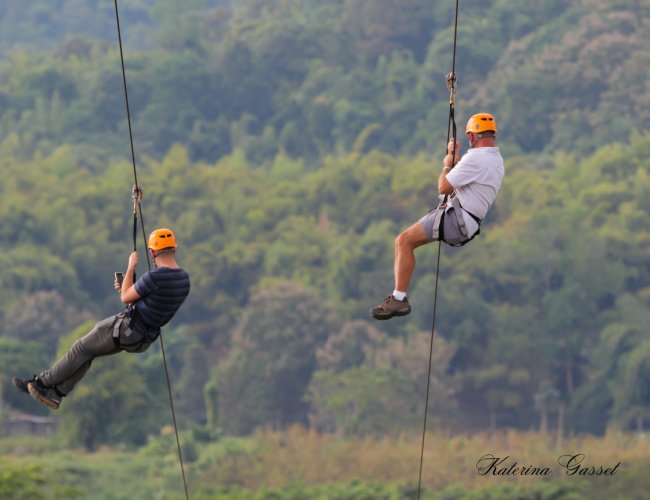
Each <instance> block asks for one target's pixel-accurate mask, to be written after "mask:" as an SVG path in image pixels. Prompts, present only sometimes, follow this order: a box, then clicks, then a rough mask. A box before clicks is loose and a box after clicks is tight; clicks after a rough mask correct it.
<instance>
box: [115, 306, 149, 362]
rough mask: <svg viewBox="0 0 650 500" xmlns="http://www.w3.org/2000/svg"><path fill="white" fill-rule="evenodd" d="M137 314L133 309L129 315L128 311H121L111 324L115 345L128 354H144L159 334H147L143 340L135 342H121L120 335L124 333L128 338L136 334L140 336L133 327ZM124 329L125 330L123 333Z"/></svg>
mask: <svg viewBox="0 0 650 500" xmlns="http://www.w3.org/2000/svg"><path fill="white" fill-rule="evenodd" d="M135 314H136V310H135V308H133V309H131V314H129V313H128V312H127V311H121V312H119V313H117V314H116V315H115V319H114V320H113V323H112V324H111V328H112V330H113V334H112V337H113V343H114V344H115V347H117V348H118V349H122V350H124V351H127V352H142V351H144V350H146V349H147V347H149V345H150V344H151V343H152V342H154V341H155V340H156V338H157V337H158V334H157V333H156V334H152V333H149V332H147V334H145V335H142V337H141V338H139V339H138V340H136V341H134V342H129V343H126V342H122V341H120V333H124V336H125V337H127V338H129V337H131V335H133V334H134V333H137V334H139V335H140V332H137V331H136V329H135V327H134V326H133V323H134V319H135ZM122 329H124V330H123V331H122Z"/></svg>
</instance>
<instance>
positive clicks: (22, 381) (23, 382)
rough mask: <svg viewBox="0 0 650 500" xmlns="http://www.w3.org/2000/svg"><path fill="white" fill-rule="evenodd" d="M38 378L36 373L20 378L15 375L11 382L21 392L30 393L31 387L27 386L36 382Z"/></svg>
mask: <svg viewBox="0 0 650 500" xmlns="http://www.w3.org/2000/svg"><path fill="white" fill-rule="evenodd" d="M35 380H36V375H34V376H33V377H32V378H18V377H13V378H12V379H11V383H12V384H13V386H14V387H15V388H16V389H18V390H19V391H20V392H24V393H25V394H29V389H28V388H27V386H28V385H29V384H31V383H32V382H34V381H35Z"/></svg>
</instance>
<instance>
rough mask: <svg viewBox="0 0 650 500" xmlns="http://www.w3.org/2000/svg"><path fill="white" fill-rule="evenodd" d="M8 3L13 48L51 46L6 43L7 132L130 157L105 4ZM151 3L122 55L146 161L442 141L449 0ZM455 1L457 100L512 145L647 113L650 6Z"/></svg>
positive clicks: (2, 73) (137, 9) (40, 144)
mask: <svg viewBox="0 0 650 500" xmlns="http://www.w3.org/2000/svg"><path fill="white" fill-rule="evenodd" d="M8 3H9V4H10V5H11V8H8V9H4V10H2V14H0V16H3V17H2V20H3V25H6V26H8V29H7V30H6V31H4V30H3V38H6V39H7V41H6V42H4V43H5V45H7V46H8V47H13V46H16V47H27V48H29V47H31V45H30V44H26V43H24V42H23V41H22V39H23V38H24V37H27V38H29V40H33V41H34V44H35V45H36V46H37V47H42V46H45V47H47V48H48V50H47V51H45V52H43V51H30V52H27V53H26V52H24V51H23V50H19V49H18V48H17V49H15V50H5V56H4V60H3V61H2V62H1V63H0V136H3V137H5V136H7V135H8V134H10V133H11V132H15V133H18V134H19V136H20V148H19V152H20V154H21V156H22V157H24V158H30V157H31V156H32V154H33V152H34V151H35V150H45V151H48V152H49V151H52V150H53V148H55V147H56V146H57V145H60V144H61V143H69V144H72V145H74V147H75V150H78V154H79V155H81V156H82V157H87V156H88V155H89V154H92V155H97V154H98V155H101V156H102V157H105V156H111V155H117V156H119V157H123V156H125V155H126V154H127V152H126V150H125V148H124V136H125V133H126V130H125V126H126V125H125V120H124V110H123V106H122V105H121V103H122V89H121V84H120V74H119V62H118V59H117V57H118V56H117V51H116V45H117V40H116V36H115V31H114V30H115V27H114V18H113V17H114V13H113V12H112V10H111V2H105V3H101V2H97V1H96V0H95V1H92V2H90V1H86V2H71V1H69V2H63V1H61V2H55V3H60V4H62V5H61V6H60V7H61V8H62V9H64V10H63V11H60V10H56V8H55V7H53V4H52V3H51V2H47V3H46V2H36V3H34V4H33V5H32V6H31V7H27V6H21V7H20V10H19V7H18V6H17V4H15V3H13V2H8ZM149 3H150V2H142V1H139V2H133V3H131V2H125V5H124V7H123V10H124V11H125V20H124V22H123V24H124V31H125V36H124V39H125V43H126V44H127V47H128V44H129V43H130V40H134V39H135V42H134V43H135V47H138V46H139V42H138V40H140V39H141V38H143V37H144V38H146V44H145V45H146V46H149V47H151V49H150V50H148V51H145V52H142V51H137V50H135V49H134V50H133V51H131V52H129V54H127V69H128V77H129V82H130V90H131V101H132V111H133V115H134V121H135V138H136V141H137V144H138V152H139V153H140V154H142V155H144V154H146V155H150V156H153V157H156V158H158V159H160V158H161V157H162V156H163V155H164V154H165V152H166V151H167V150H168V149H169V148H170V147H171V145H172V144H174V143H175V142H180V143H183V144H186V145H187V146H188V147H189V151H190V156H191V158H192V159H193V160H208V161H214V160H216V159H217V158H220V157H221V156H223V155H224V154H228V153H230V152H232V151H233V150H242V151H244V152H245V153H246V155H247V157H248V158H249V159H250V160H251V161H253V162H254V163H259V162H264V161H268V160H271V159H272V158H273V157H274V156H275V155H276V154H277V153H278V152H280V151H282V152H285V153H286V154H288V155H290V156H292V157H306V158H310V159H316V158H319V157H322V156H324V155H327V154H329V153H331V152H333V151H347V150H350V149H352V148H354V147H355V145H356V146H357V147H360V148H362V149H363V150H365V151H367V150H370V149H374V148H376V149H379V150H382V151H385V152H389V153H392V154H395V153H406V154H409V155H413V154H417V153H418V152H421V151H429V152H430V151H433V150H435V149H437V148H439V147H440V144H441V141H443V139H444V135H445V124H446V120H445V118H446V111H447V104H446V101H447V96H446V88H445V82H444V75H445V74H446V73H447V72H448V71H449V70H450V69H451V43H452V24H453V9H454V5H453V2H442V1H439V0H423V1H421V2H405V3H397V2H393V1H392V0H364V1H349V2H346V1H341V0H339V1H331V2H317V1H310V0H294V1H268V0H248V1H239V2H233V3H232V4H231V5H230V6H228V5H218V3H216V2H212V3H208V2H201V1H194V2H189V3H185V4H184V5H183V6H182V8H181V7H180V6H179V5H178V4H177V3H176V2H173V1H165V2H156V4H155V5H154V6H153V7H151V8H150V9H148V8H147V5H148V4H149ZM215 3H216V5H215ZM77 4H81V5H77ZM30 5H31V4H30ZM73 5H74V7H73ZM461 6H462V8H461V12H460V25H459V39H458V43H459V47H458V64H457V73H458V76H459V80H460V82H461V87H460V89H459V100H458V112H459V115H460V116H463V117H464V116H466V115H468V114H470V112H471V111H472V110H476V109H490V110H497V111H498V117H499V123H500V125H501V130H502V133H503V137H504V139H505V138H507V141H505V140H504V144H503V146H504V147H506V150H508V151H513V152H514V151H518V152H524V153H525V152H538V151H555V150H557V149H558V148H560V149H568V150H571V151H577V152H579V153H584V152H591V151H593V150H594V149H595V148H597V147H598V146H600V145H601V144H603V143H608V142H611V141H612V140H618V141H621V140H623V141H624V140H627V138H628V136H629V134H630V132H631V131H632V130H634V128H635V126H636V125H637V124H640V123H645V122H647V120H648V119H649V118H650V90H649V89H648V83H647V78H645V76H644V75H645V68H647V67H648V63H649V62H650V61H649V60H648V57H649V56H648V54H647V50H645V48H646V47H645V46H646V44H645V43H644V40H647V38H648V21H647V19H648V18H649V17H650V12H649V11H650V6H649V4H648V2H647V1H636V2H635V1H629V2H614V3H612V2H606V1H603V0H590V1H577V0H573V1H572V0H552V1H550V2H544V3H543V4H539V5H538V4H533V5H530V4H529V3H514V4H513V3H512V2H508V1H501V0H494V1H492V2H481V3H478V2H461ZM82 7H83V8H82ZM66 8H69V9H73V8H74V10H75V13H74V16H68V15H65V14H61V12H65V9H66ZM39 19H40V20H41V21H40V22H36V20H39ZM57 20H60V22H59V21H57ZM75 20H76V21H75ZM75 22H76V24H74V23H75ZM25 23H28V24H27V28H24V29H22V26H23V25H24V24H25ZM71 23H72V24H71ZM78 24H83V25H84V27H85V29H84V30H79V29H75V26H77V25H78ZM95 25H97V27H96V28H95V27H94V26H95ZM151 25H153V27H155V28H156V29H155V30H154V29H153V28H152V26H151ZM43 26H47V27H48V29H54V28H52V27H57V28H56V29H57V31H56V33H52V34H50V33H41V32H40V31H39V30H42V29H44V28H43ZM141 26H142V27H148V28H146V29H145V28H142V29H143V30H145V32H146V33H147V34H146V36H145V35H141V34H140V31H138V30H139V27H141ZM129 30H133V31H136V32H135V33H132V34H130V33H129ZM32 32H33V33H32ZM5 33H6V34H5ZM95 34H97V35H101V38H97V37H96V36H94V35H95ZM27 35H29V36H27ZM45 40H47V42H48V43H47V44H44V43H43V41H45ZM143 43H144V42H143ZM495 112H496V111H495ZM152 124H156V126H152ZM89 149H90V151H89ZM91 152H92V153H91Z"/></svg>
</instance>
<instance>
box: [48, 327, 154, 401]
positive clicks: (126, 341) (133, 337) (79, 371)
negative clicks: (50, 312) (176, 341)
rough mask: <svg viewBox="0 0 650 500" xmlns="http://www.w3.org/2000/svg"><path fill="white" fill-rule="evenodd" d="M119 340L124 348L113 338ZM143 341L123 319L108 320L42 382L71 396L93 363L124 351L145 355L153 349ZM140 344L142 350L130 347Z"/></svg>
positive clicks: (55, 366)
mask: <svg viewBox="0 0 650 500" xmlns="http://www.w3.org/2000/svg"><path fill="white" fill-rule="evenodd" d="M114 334H115V336H116V337H117V338H118V339H119V344H120V346H121V347H117V345H116V344H115V341H114V340H113V336H114ZM140 340H142V337H141V336H140V335H139V334H138V333H137V332H134V331H132V330H131V329H130V328H129V327H128V321H123V317H121V316H120V315H115V316H111V317H109V318H106V319H104V320H102V321H100V322H99V323H97V324H96V325H95V327H94V328H93V329H92V330H90V332H88V333H87V334H86V335H84V336H83V337H81V338H80V339H79V340H77V341H76V342H75V343H74V345H73V346H72V348H71V349H70V350H69V351H68V352H67V353H66V354H65V355H64V356H63V357H62V358H61V359H60V360H58V361H57V362H56V364H55V365H54V366H53V367H52V368H50V369H49V370H45V371H44V372H42V373H41V374H40V375H39V378H40V379H41V381H42V382H43V384H45V385H46V386H51V387H56V388H57V389H58V391H59V392H60V393H61V394H63V395H67V394H68V393H70V391H72V389H73V388H74V386H75V385H76V384H77V382H79V381H80V380H81V379H82V378H83V377H84V375H86V372H87V371H88V369H89V368H90V365H91V364H92V362H93V359H95V358H98V357H100V356H110V355H111V354H117V353H118V352H120V351H123V350H128V351H130V352H142V351H144V350H146V349H147V348H148V347H149V344H148V343H146V342H144V343H143V342H138V341H140ZM134 341H136V342H137V343H138V349H137V350H132V349H129V348H127V347H126V345H129V346H130V345H133V343H134Z"/></svg>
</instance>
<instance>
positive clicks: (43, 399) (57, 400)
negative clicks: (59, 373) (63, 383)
mask: <svg viewBox="0 0 650 500" xmlns="http://www.w3.org/2000/svg"><path fill="white" fill-rule="evenodd" d="M27 390H28V391H29V394H30V395H31V396H32V397H33V398H34V399H35V400H36V401H38V402H39V403H42V404H44V405H45V406H47V407H49V408H52V409H53V410H56V409H57V408H58V407H59V405H60V404H61V394H60V393H59V392H58V391H57V390H56V389H54V387H45V386H44V385H43V383H42V382H41V381H40V380H39V379H38V378H37V379H36V380H34V381H33V382H30V383H29V384H27Z"/></svg>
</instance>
